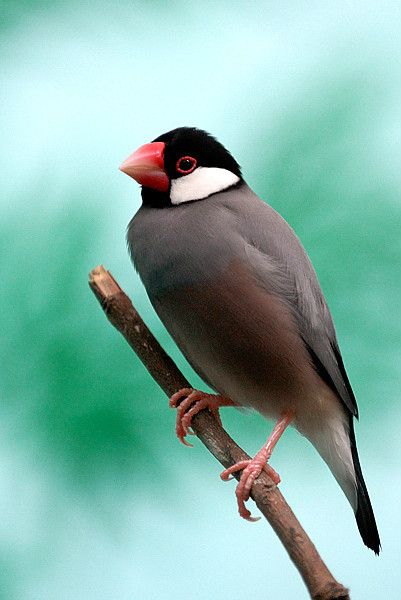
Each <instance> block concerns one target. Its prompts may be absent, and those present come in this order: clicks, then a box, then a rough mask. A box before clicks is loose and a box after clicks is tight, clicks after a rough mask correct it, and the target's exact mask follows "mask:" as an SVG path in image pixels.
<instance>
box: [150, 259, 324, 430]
mask: <svg viewBox="0 0 401 600" xmlns="http://www.w3.org/2000/svg"><path fill="white" fill-rule="evenodd" d="M239 271H240V272H239ZM153 304H154V307H155V309H156V311H157V312H158V314H159V316H160V318H161V319H162V321H163V322H164V324H165V325H166V327H167V329H168V330H169V332H170V334H171V335H172V337H173V338H174V339H175V341H176V343H177V345H178V346H179V347H180V349H181V350H182V352H183V354H184V355H185V357H186V358H187V360H188V361H189V362H190V364H191V365H192V366H193V367H194V369H195V370H196V371H197V372H198V373H199V375H200V376H201V377H203V379H204V380H205V381H206V382H207V383H208V384H209V385H211V386H212V387H213V388H215V389H216V390H217V391H218V392H219V393H221V394H223V395H226V396H229V397H230V398H231V399H232V400H233V401H234V402H235V403H236V404H238V405H241V406H247V407H252V408H254V409H255V410H257V411H258V412H259V413H261V414H262V415H263V416H265V417H266V418H274V419H275V418H277V417H278V416H279V415H280V413H281V412H282V411H283V410H285V409H291V410H295V411H296V412H298V409H299V407H302V406H303V405H304V401H305V400H306V401H308V399H310V398H312V397H313V396H314V395H316V386H317V385H318V386H319V387H320V385H321V384H322V383H323V382H322V380H321V379H320V377H319V376H318V374H317V373H316V371H315V369H314V368H313V366H312V363H311V360H310V357H309V354H308V352H307V350H306V348H305V346H304V343H303V341H302V339H301V337H300V336H299V333H298V331H297V327H296V323H295V320H294V317H293V315H292V314H291V310H290V308H289V307H288V306H287V305H286V304H285V303H284V302H283V301H282V300H280V299H279V298H277V297H276V296H274V295H272V294H269V293H268V292H267V291H266V290H265V289H262V288H260V287H259V286H258V285H257V284H256V282H255V281H254V280H253V278H252V276H251V274H250V273H249V272H248V271H246V270H245V271H244V270H241V267H232V268H231V269H230V271H228V272H226V273H225V274H224V277H221V278H219V279H218V280H217V281H215V280H213V281H212V280H211V281H209V282H204V283H203V285H197V286H185V288H184V287H182V288H175V289H170V290H169V291H168V292H166V293H165V294H164V295H163V296H161V297H159V298H158V299H154V300H153ZM309 401H310V400H309Z"/></svg>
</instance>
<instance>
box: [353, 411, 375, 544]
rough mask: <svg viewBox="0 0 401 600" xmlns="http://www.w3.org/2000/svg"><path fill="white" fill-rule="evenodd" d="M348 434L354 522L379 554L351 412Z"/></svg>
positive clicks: (364, 540) (371, 509) (365, 541)
mask: <svg viewBox="0 0 401 600" xmlns="http://www.w3.org/2000/svg"><path fill="white" fill-rule="evenodd" d="M349 436H350V443H351V454H352V460H353V462H354V469H355V478H356V486H357V502H358V504H357V509H356V512H355V517H356V523H357V525H358V529H359V533H360V534H361V537H362V539H363V542H364V544H366V546H367V547H368V548H370V549H371V550H373V552H374V553H375V554H379V552H380V549H381V545H380V538H379V532H378V530H377V525H376V519H375V516H374V514H373V508H372V504H371V502H370V498H369V494H368V490H367V488H366V484H365V481H364V479H363V475H362V469H361V464H360V462H359V457H358V451H357V448H356V441H355V433H354V424H353V417H352V415H351V414H350V415H349Z"/></svg>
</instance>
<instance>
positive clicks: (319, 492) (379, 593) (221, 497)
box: [0, 0, 401, 600]
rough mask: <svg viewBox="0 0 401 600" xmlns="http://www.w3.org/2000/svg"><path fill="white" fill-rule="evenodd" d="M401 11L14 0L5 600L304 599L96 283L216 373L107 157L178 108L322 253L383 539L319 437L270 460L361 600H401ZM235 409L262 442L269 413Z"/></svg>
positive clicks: (8, 118) (3, 414) (8, 149)
mask: <svg viewBox="0 0 401 600" xmlns="http://www.w3.org/2000/svg"><path fill="white" fill-rule="evenodd" d="M399 17H400V14H399V5H398V3H396V2H392V1H389V2H379V1H370V2H362V1H359V2H358V1H353V2H344V3H340V2H334V1H332V2H320V1H311V2H294V1H291V0H286V1H281V2H274V1H273V2H267V1H264V2H263V1H258V2H253V1H249V2H246V3H245V2H236V1H230V2H218V3H216V2H208V1H206V2H202V3H194V2H188V1H187V2H178V1H173V2H157V1H156V0H155V1H149V2H123V1H120V0H116V1H115V2H110V3H108V2H105V1H104V2H100V1H97V2H95V1H90V0H88V1H87V2H74V1H70V2H64V1H60V2H57V1H54V2H50V1H44V0H43V1H38V2H34V1H30V2H28V1H22V0H21V1H8V2H2V3H1V13H0V36H1V37H0V89H1V98H2V99H1V113H0V139H1V144H0V181H1V183H0V186H1V189H0V211H1V214H0V228H1V241H2V243H1V252H0V262H1V288H0V294H1V299H0V302H1V304H0V306H1V314H2V317H1V323H2V344H1V362H0V376H1V380H0V385H1V405H0V406H1V408H0V515H1V518H0V587H1V591H0V597H1V598H5V599H7V600H22V599H23V600H36V599H39V598H40V599H44V598H45V599H46V600H67V599H71V598H74V599H76V600H81V599H82V600H92V599H93V600H94V599H96V600H115V599H116V598H118V599H120V600H126V599H127V600H128V599H134V598H141V599H143V600H150V599H154V598H158V599H160V600H167V599H172V598H174V599H178V600H179V599H184V598H188V597H191V598H230V599H240V598H241V599H242V598H248V597H252V598H255V600H256V599H259V598H260V599H262V598H263V599H265V598H307V593H306V590H305V588H304V586H303V583H302V581H301V579H300V577H299V575H298V573H297V572H296V570H295V569H294V567H293V566H292V564H291V563H290V561H289V559H288V557H287V555H286V554H285V551H284V550H283V548H282V547H281V545H280V543H279V542H278V540H277V538H276V536H275V535H274V533H273V532H272V530H271V529H270V527H269V526H268V524H267V523H265V522H263V521H261V522H259V523H257V524H249V523H246V522H243V521H242V520H241V519H240V518H239V517H238V515H237V511H236V503H235V496H234V483H233V482H231V483H229V484H223V483H221V482H220V479H219V472H220V470H221V468H220V466H219V464H217V463H216V461H215V460H214V459H213V458H212V457H211V456H210V455H209V454H208V452H207V451H206V450H205V449H204V448H203V447H201V445H200V443H199V442H197V441H195V447H194V448H193V449H188V448H184V447H183V446H181V445H180V444H179V442H178V441H177V440H176V438H175V436H174V421H175V414H174V412H173V411H170V410H169V409H168V406H167V399H166V397H164V396H163V393H162V392H161V391H160V389H158V388H157V386H156V385H155V384H154V382H153V381H152V380H151V378H150V376H149V375H148V374H147V372H146V371H145V369H144V368H143V366H142V365H141V364H140V363H139V361H138V360H137V358H136V357H135V356H134V355H133V353H132V351H131V350H130V348H129V347H128V345H127V344H126V343H125V341H124V340H123V339H122V338H121V336H119V334H117V332H116V331H115V330H114V329H113V328H112V327H111V326H110V325H109V323H108V322H107V321H106V319H105V317H104V315H103V313H102V311H101V309H100V308H99V306H98V304H97V302H96V300H95V298H94V297H93V295H92V294H91V292H90V291H89V288H88V286H87V274H88V272H89V271H90V270H91V269H92V268H93V267H95V266H96V265H98V264H99V263H103V264H104V265H105V266H106V267H107V268H108V269H110V270H111V271H112V273H113V275H114V276H115V277H116V279H117V280H118V281H119V283H120V284H121V286H122V287H123V288H124V289H125V290H126V292H127V293H128V294H129V295H130V296H131V297H132V298H133V300H134V303H135V305H136V307H137V308H138V310H139V311H140V313H141V314H142V316H143V317H144V318H145V320H146V322H147V323H148V324H149V326H150V327H151V329H152V331H153V332H154V333H155V335H156V336H157V337H158V339H159V340H160V341H161V342H162V344H163V345H164V347H165V348H166V350H167V351H168V352H169V353H171V355H172V356H173V357H174V358H175V359H176V360H177V362H178V364H179V365H180V366H181V367H182V369H183V370H184V372H185V373H186V374H187V375H188V377H190V379H191V381H192V382H193V383H194V384H195V385H202V384H201V383H200V382H199V379H198V378H197V377H196V376H195V375H193V374H192V372H191V370H190V368H189V367H188V365H187V364H186V362H185V361H184V359H183V358H182V357H181V356H180V354H179V352H178V350H177V349H176V348H175V346H174V343H173V342H172V340H171V339H170V338H169V337H168V335H167V334H166V332H165V330H164V329H163V326H162V325H161V323H160V322H159V321H158V319H157V318H156V316H155V314H154V313H153V311H152V308H151V307H150V305H149V302H148V301H147V298H146V294H145V292H144V290H143V288H142V286H141V284H140V282H139V280H138V278H137V276H136V274H135V273H134V271H133V269H132V267H131V265H130V262H129V259H128V256H127V252H126V247H125V228H126V225H127V223H128V221H129V220H130V218H131V216H132V215H133V214H134V212H135V211H136V210H137V208H138V207H139V200H140V194H139V188H138V186H137V184H135V182H134V181H133V180H131V179H130V178H128V177H126V176H125V175H123V174H122V173H120V172H119V171H118V170H117V167H118V165H119V164H120V163H121V161H122V160H123V159H124V158H126V157H127V156H128V154H130V153H131V152H133V151H134V150H135V149H136V148H137V147H138V146H140V145H141V144H143V143H145V142H148V141H150V140H151V139H153V138H154V137H156V136H157V135H159V134H160V133H162V132H164V131H167V130H169V129H171V128H173V127H177V126H180V125H196V126H199V127H202V128H204V129H207V130H209V131H211V132H212V133H214V134H215V135H216V136H218V138H219V139H220V140H221V141H222V142H223V143H224V144H225V145H226V146H227V147H228V148H229V149H230V150H231V151H232V152H233V154H234V156H235V157H236V158H237V160H238V161H239V162H240V164H241V165H242V167H243V172H244V175H245V177H246V180H247V182H248V183H249V184H250V185H251V187H252V188H253V189H254V190H255V191H256V192H257V193H258V194H259V195H260V196H261V197H262V198H264V199H265V200H266V201H268V202H269V203H270V204H272V205H273V206H274V208H276V209H277V210H278V211H279V212H281V213H282V214H283V216H284V217H285V218H286V219H287V220H288V221H289V223H290V224H291V225H292V226H293V228H294V229H295V231H296V232H297V234H298V235H299V236H300V238H301V239H302V241H303V243H304V245H305V247H306V249H307V251H308V253H309V255H310V257H311V259H312V262H313V263H314V266H315V268H316V270H317V273H318V276H319V279H320V281H321V284H322V287H323V289H324V292H325V294H326V297H327V299H328V302H329V305H330V307H331V309H332V312H333V316H334V320H335V322H336V327H337V331H338V336H339V340H340V344H341V348H342V351H343V355H344V360H345V363H346V365H347V370H348V372H349V375H350V379H351V381H352V384H353V387H354V389H355V392H356V395H357V398H358V403H359V408H360V413H361V419H360V423H359V424H357V438H358V443H359V450H360V455H361V461H362V465H363V468H364V473H365V477H366V480H367V483H368V488H369V490H370V494H371V498H372V502H373V504H374V508H375V512H376V515H377V520H378V524H379V529H380V533H381V537H382V544H383V553H382V555H381V556H380V558H376V557H375V556H374V555H373V553H371V552H369V551H368V550H367V549H366V548H365V547H364V546H363V544H362V542H361V540H360V538H359V534H358V532H357V529H356V525H355V522H354V517H353V514H352V511H351V509H350V507H349V506H348V504H347V502H346V500H345V497H344V496H343V495H342V492H341V490H340V489H339V487H338V486H337V484H336V482H335V481H334V479H333V477H332V476H331V474H330V473H329V471H328V470H327V468H326V467H325V465H324V464H323V462H322V461H321V459H320V458H319V456H318V455H317V453H316V452H315V451H314V449H313V448H312V447H310V445H309V444H308V443H307V442H306V440H304V439H302V438H301V437H300V436H298V435H297V434H296V433H295V432H294V431H288V432H286V434H285V436H284V438H283V439H282V440H281V441H280V444H279V445H278V447H277V449H276V450H275V452H274V455H273V460H272V465H273V466H274V467H275V468H276V469H277V470H278V472H279V473H280V475H281V478H282V484H281V489H282V491H283V493H284V495H285V496H286V498H287V500H288V502H289V503H290V505H291V506H292V508H293V510H294V511H295V513H296V514H297V516H298V517H299V519H300V520H301V522H302V524H303V525H304V527H305V528H306V530H307V532H308V533H309V535H310V536H311V538H312V540H313V541H314V542H315V544H316V546H317V548H318V550H319V551H320V552H321V554H322V556H323V558H324V559H325V560H326V562H327V564H328V566H329V568H330V569H331V570H332V572H333V573H334V575H335V576H336V577H337V578H338V579H339V580H340V581H341V582H342V583H344V584H345V585H348V586H350V587H351V592H352V598H353V600H355V599H357V598H359V599H364V600H370V599H371V600H373V599H376V598H386V599H388V600H391V599H398V598H399V597H400V575H399V564H400V563H399V561H400V549H401V548H400V546H401V543H400V536H401V519H400V516H401V515H400V495H401V494H400V487H401V486H400V476H399V467H400V443H399V432H400V409H399V403H400V345H401V344H400V339H401V338H400V333H401V332H400V310H399V309H400V292H401V283H400V281H401V277H400V225H401V200H400V187H401V186H400V179H401V177H400V169H399V161H400V111H399V106H400V94H399V91H400V90H399V83H400V69H399V65H400V43H399V33H398V32H399V25H400V18H399ZM222 413H223V421H224V424H225V425H226V427H227V429H228V431H229V432H230V433H231V434H232V435H233V437H234V438H235V439H236V440H237V441H238V442H239V443H240V444H241V445H243V446H244V448H245V449H246V450H248V451H249V452H250V453H255V452H256V451H257V450H258V449H259V447H260V446H261V445H262V443H263V442H264V441H265V439H266V438H267V436H268V434H269V432H270V430H271V427H272V425H271V424H269V423H267V422H265V421H264V420H263V419H262V418H261V417H259V416H258V415H256V414H252V415H250V416H249V415H244V414H240V413H239V412H237V411H233V410H230V409H223V411H222ZM254 512H255V513H256V509H255V508H254Z"/></svg>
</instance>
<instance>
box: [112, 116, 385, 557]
mask: <svg viewBox="0 0 401 600" xmlns="http://www.w3.org/2000/svg"><path fill="white" fill-rule="evenodd" d="M119 169H120V170H121V171H122V172H124V173H125V174H127V175H129V176H130V177H132V178H133V179H134V180H136V182H138V183H139V184H140V185H141V186H142V189H141V196H142V205H141V207H140V208H139V210H138V211H137V213H136V214H135V215H134V217H133V218H132V220H131V221H130V223H129V225H128V228H127V244H128V250H129V254H130V257H131V260H132V262H133V264H134V267H135V269H136V271H137V272H138V274H139V276H140V278H141V280H142V282H143V284H144V286H145V289H146V291H147V294H148V296H149V299H150V301H151V303H152V305H153V307H154V309H155V311H156V313H157V315H158V316H159V318H160V319H161V321H162V322H163V324H164V325H165V327H166V329H167V330H168V332H169V333H170V335H171V336H172V338H173V339H174V341H175V342H176V344H177V346H178V347H179V348H180V350H181V351H182V353H183V355H184V356H185V357H186V359H187V360H188V362H189V363H190V365H191V366H192V367H193V368H194V370H195V371H196V372H197V373H198V374H199V375H200V377H201V379H202V380H203V381H204V382H205V383H206V384H207V386H209V388H211V389H212V390H213V391H214V392H215V393H213V394H211V393H206V392H203V391H201V390H195V389H192V388H185V389H182V390H177V392H176V393H175V394H174V395H173V396H172V397H171V398H170V400H169V405H170V407H172V408H177V421H176V434H177V436H178V438H179V439H180V441H182V442H183V443H184V444H186V445H190V444H189V443H188V442H187V440H186V436H187V435H188V434H193V431H191V419H192V417H193V416H194V415H195V414H196V413H197V412H199V411H200V410H202V409H204V408H208V409H209V410H210V411H211V412H212V413H213V414H214V416H215V417H216V418H217V419H218V420H219V422H220V423H221V419H220V413H219V408H220V407H222V406H234V407H237V408H239V409H241V408H245V409H246V408H250V409H253V410H256V411H257V412H258V413H259V414H260V415H262V417H264V418H265V419H267V420H272V421H273V422H275V426H274V428H273V430H272V433H271V435H270V436H269V438H268V440H267V442H266V443H265V445H264V446H263V447H262V448H261V450H260V451H259V452H258V453H257V454H256V455H255V456H254V457H253V458H252V459H250V460H249V461H241V462H239V463H236V464H235V465H233V466H232V467H229V468H228V469H226V470H225V471H223V473H222V474H221V478H222V479H223V480H228V479H230V478H232V477H231V475H232V473H234V472H238V471H242V474H241V476H240V479H239V483H238V485H237V488H236V499H237V503H238V511H239V514H240V515H241V516H242V517H243V518H245V519H247V520H249V521H252V520H257V519H256V518H254V517H252V516H251V513H250V511H249V510H248V509H247V507H246V505H245V502H246V501H247V500H248V499H249V497H250V493H251V489H252V485H253V482H254V481H255V479H256V478H257V477H258V475H259V474H260V473H261V471H262V470H264V471H266V472H267V473H268V474H269V475H270V477H271V479H272V480H273V482H274V483H276V484H278V483H279V481H280V477H279V475H278V474H277V473H276V471H275V470H274V469H273V467H271V466H270V464H269V462H268V461H269V459H270V456H271V454H272V451H273V448H274V447H275V445H276V443H277V441H278V439H279V438H280V437H281V435H282V434H283V432H284V431H285V429H286V428H287V427H288V426H289V425H290V426H292V427H294V428H295V429H296V430H297V431H298V432H299V433H300V434H301V435H303V436H304V437H306V438H307V439H308V440H309V441H310V442H311V443H312V445H313V446H314V447H315V449H316V450H317V452H318V453H319V454H320V456H321V457H322V458H323V460H324V461H325V462H326V464H327V466H328V467H329V469H330V470H331V472H332V474H333V475H334V477H335V479H336V480H337V482H338V484H339V485H340V487H341V489H342V490H343V492H344V494H345V496H346V498H347V499H348V502H349V503H350V505H351V507H352V509H353V511H354V513H355V517H356V523H357V526H358V529H359V532H360V535H361V537H362V540H363V542H364V543H365V545H366V546H367V547H368V548H370V549H372V550H373V551H374V552H375V554H379V552H380V549H381V543H380V538H379V533H378V529H377V525H376V521H375V516H374V513H373V509H372V505H371V501H370V498H369V494H368V491H367V487H366V484H365V481H364V478H363V475H362V470H361V465H360V462H359V457H358V452H357V446H356V441H355V433H354V419H355V418H358V407H357V403H356V399H355V395H354V393H353V391H352V388H351V385H350V382H349V379H348V376H347V374H346V371H345V367H344V363H343V359H342V356H341V352H340V349H339V345H338V341H337V336H336V332H335V328H334V323H333V319H332V316H331V313H330V310H329V308H328V305H327V302H326V300H325V297H324V294H323V291H322V289H321V287H320V284H319V282H318V279H317V276H316V273H315V271H314V269H313V266H312V264H311V262H310V259H309V257H308V255H307V253H306V251H305V249H304V247H303V246H302V243H301V242H300V240H299V238H298V237H297V235H296V234H295V232H294V231H293V229H292V228H291V227H290V225H289V224H288V223H287V222H286V221H285V219H284V218H283V217H282V216H281V215H279V213H277V212H276V211H275V210H274V209H273V208H272V207H271V206H269V204H267V203H266V202H264V201H263V200H262V199H260V198H259V197H258V196H257V195H256V194H255V193H254V192H253V191H252V190H251V189H250V187H249V186H248V185H247V183H246V182H245V180H244V178H243V176H242V172H241V168H240V166H239V164H238V163H237V161H236V160H235V158H234V157H233V155H232V154H231V153H230V152H229V151H228V150H227V149H226V148H225V147H224V146H223V144H221V143H220V142H219V141H218V140H217V139H216V138H215V137H214V136H212V135H211V134H209V133H207V132H206V131H204V130H202V129H198V128H196V127H178V128H176V129H173V130H172V131H169V132H167V133H164V134H162V135H160V136H159V137H157V138H156V139H154V140H153V141H152V142H150V143H146V144H144V145H143V146H141V147H140V148H139V149H138V150H136V151H135V152H134V153H133V154H131V155H130V156H129V157H128V158H127V159H126V160H124V162H123V163H122V164H121V165H120V167H119Z"/></svg>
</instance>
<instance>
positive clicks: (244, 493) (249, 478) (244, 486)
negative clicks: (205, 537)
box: [220, 411, 295, 521]
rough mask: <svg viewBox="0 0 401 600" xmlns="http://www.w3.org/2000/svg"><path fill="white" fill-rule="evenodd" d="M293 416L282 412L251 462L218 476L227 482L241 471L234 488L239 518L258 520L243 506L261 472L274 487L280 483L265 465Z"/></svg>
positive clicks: (276, 475) (275, 474)
mask: <svg viewBox="0 0 401 600" xmlns="http://www.w3.org/2000/svg"><path fill="white" fill-rule="evenodd" d="M294 416H295V415H294V413H293V412H289V411H287V412H283V414H282V415H281V417H280V419H279V420H278V422H277V423H276V425H275V427H274V429H273V431H272V433H271V435H270V436H269V439H268V440H267V442H266V444H265V445H264V446H263V448H262V449H261V450H260V451H259V452H258V453H257V454H256V456H255V457H254V458H252V459H251V460H242V461H240V462H238V463H236V464H235V465H232V466H231V467H229V468H228V469H225V470H224V471H223V472H222V473H221V475H220V477H221V478H222V480H223V481H228V480H229V479H232V477H230V475H231V473H235V472H236V471H241V470H242V475H241V477H240V480H239V482H238V485H237V487H236V490H235V495H236V496H237V503H238V512H239V514H240V516H241V517H242V518H244V519H246V520H247V521H259V519H260V517H256V518H255V517H252V516H251V513H250V511H249V510H248V509H247V508H246V506H245V502H246V501H247V500H249V496H250V493H251V489H252V485H253V483H254V481H255V479H257V477H258V476H259V475H260V473H261V471H263V470H264V471H266V473H267V474H268V475H269V477H270V479H272V481H273V482H274V483H275V484H276V485H277V484H278V483H280V477H279V475H278V473H276V471H275V470H274V469H273V468H272V467H271V466H270V465H268V464H267V461H268V460H269V458H270V456H271V453H272V452H273V448H274V446H275V445H276V444H277V442H278V440H279V438H280V436H281V435H282V433H283V432H284V430H285V429H286V427H287V426H288V425H289V424H290V422H291V421H292V419H293V418H294Z"/></svg>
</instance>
